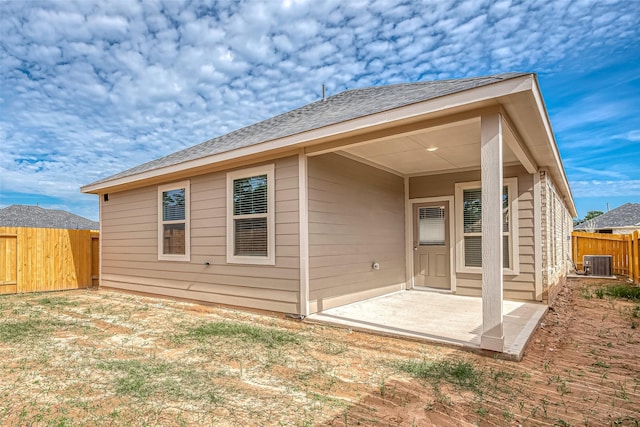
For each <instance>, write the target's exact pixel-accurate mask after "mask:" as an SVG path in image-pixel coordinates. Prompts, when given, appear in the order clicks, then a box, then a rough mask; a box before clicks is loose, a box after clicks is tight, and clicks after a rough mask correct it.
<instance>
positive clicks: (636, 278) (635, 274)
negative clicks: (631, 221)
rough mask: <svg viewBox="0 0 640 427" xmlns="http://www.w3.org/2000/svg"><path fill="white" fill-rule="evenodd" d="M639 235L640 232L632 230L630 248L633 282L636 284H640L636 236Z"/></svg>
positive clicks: (639, 256)
mask: <svg viewBox="0 0 640 427" xmlns="http://www.w3.org/2000/svg"><path fill="white" fill-rule="evenodd" d="M639 235H640V233H638V230H636V231H634V232H633V238H632V239H633V242H632V244H631V246H632V248H633V282H634V283H636V284H640V280H639V279H640V274H639V273H640V272H639V271H638V270H640V265H639V260H640V254H639V253H638V252H639V251H640V246H639V245H638V236H639Z"/></svg>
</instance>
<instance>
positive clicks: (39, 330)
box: [0, 317, 73, 343]
mask: <svg viewBox="0 0 640 427" xmlns="http://www.w3.org/2000/svg"><path fill="white" fill-rule="evenodd" d="M65 326H73V324H71V323H68V322H59V321H58V322H51V321H49V320H45V319H40V318H37V317H34V318H29V319H25V320H9V321H6V322H2V323H0V342H3V343H24V342H27V341H36V340H43V339H46V338H49V337H51V333H52V332H53V331H54V330H55V329H57V328H63V327H65Z"/></svg>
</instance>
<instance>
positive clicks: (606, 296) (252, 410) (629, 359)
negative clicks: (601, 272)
mask: <svg viewBox="0 0 640 427" xmlns="http://www.w3.org/2000/svg"><path fill="white" fill-rule="evenodd" d="M636 291H637V288H632V287H630V286H629V285H626V284H625V283H624V282H622V281H603V280H585V279H580V280H575V279H574V280H570V281H569V283H568V285H567V286H566V287H564V288H563V289H562V290H561V292H560V294H559V298H558V302H557V303H556V304H555V306H554V307H553V308H552V310H551V311H550V312H549V314H548V315H547V317H546V319H545V321H544V324H543V325H542V327H541V328H540V329H539V330H538V331H537V332H536V334H535V335H534V337H533V339H532V341H531V343H530V345H529V347H528V349H527V352H526V355H525V357H524V359H523V361H522V362H520V363H517V362H508V361H504V360H499V359H496V358H491V357H486V356H479V355H475V354H471V353H468V352H464V351H460V350H457V349H455V348H448V347H443V346H438V345H435V344H426V343H418V342H412V341H407V340H401V339H392V338H385V337H379V336H374V335H368V334H363V333H356V332H350V331H348V330H341V329H334V328H331V327H324V326H319V325H311V324H305V323H301V322H298V321H294V320H289V319H283V318H275V317H270V316H265V315H260V314H255V313H249V312H243V311H237V310H231V309H225V308H215V307H209V306H202V305H196V304H189V303H185V302H177V301H172V300H167V299H159V298H150V297H143V296H137V295H129V294H124V293H116V292H109V291H105V290H100V291H71V292H59V293H47V294H31V295H12V296H3V297H0V315H1V317H0V423H1V424H2V425H51V426H69V425H97V426H100V425H163V426H165V425H167V426H173V425H221V426H226V425H229V426H231V425H234V426H235V425H238V426H270V425H274V426H311V425H326V426H355V425H361V426H369V425H374V426H423V425H438V426H447V425H451V426H459V425H482V426H484V425H500V426H502V425H525V426H527V425H549V426H552V425H553V426H569V425H572V426H638V424H639V423H640V293H638V292H636ZM634 298H635V299H634ZM425 309H428V308H427V307H425Z"/></svg>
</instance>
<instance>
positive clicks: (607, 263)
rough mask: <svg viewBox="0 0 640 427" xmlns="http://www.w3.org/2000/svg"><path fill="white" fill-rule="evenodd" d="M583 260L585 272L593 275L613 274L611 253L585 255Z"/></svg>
mask: <svg viewBox="0 0 640 427" xmlns="http://www.w3.org/2000/svg"><path fill="white" fill-rule="evenodd" d="M582 262H583V268H584V271H585V273H587V274H589V275H591V276H612V275H613V257H612V256H611V255H585V256H584V257H583V258H582Z"/></svg>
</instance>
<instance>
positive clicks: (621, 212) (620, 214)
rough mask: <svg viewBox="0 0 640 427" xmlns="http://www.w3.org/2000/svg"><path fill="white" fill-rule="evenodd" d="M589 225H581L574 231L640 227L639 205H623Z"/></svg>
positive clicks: (596, 218)
mask: <svg viewBox="0 0 640 427" xmlns="http://www.w3.org/2000/svg"><path fill="white" fill-rule="evenodd" d="M592 221H593V222H591V223H590V224H586V223H584V222H583V223H582V224H580V225H578V226H577V227H576V228H575V229H576V230H585V229H587V228H594V229H596V230H601V229H607V228H617V227H630V226H634V225H637V226H639V227H640V203H625V204H624V205H622V206H618V207H617V208H615V209H612V210H610V211H609V212H606V213H603V214H602V215H600V216H597V217H595V218H593V220H592Z"/></svg>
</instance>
